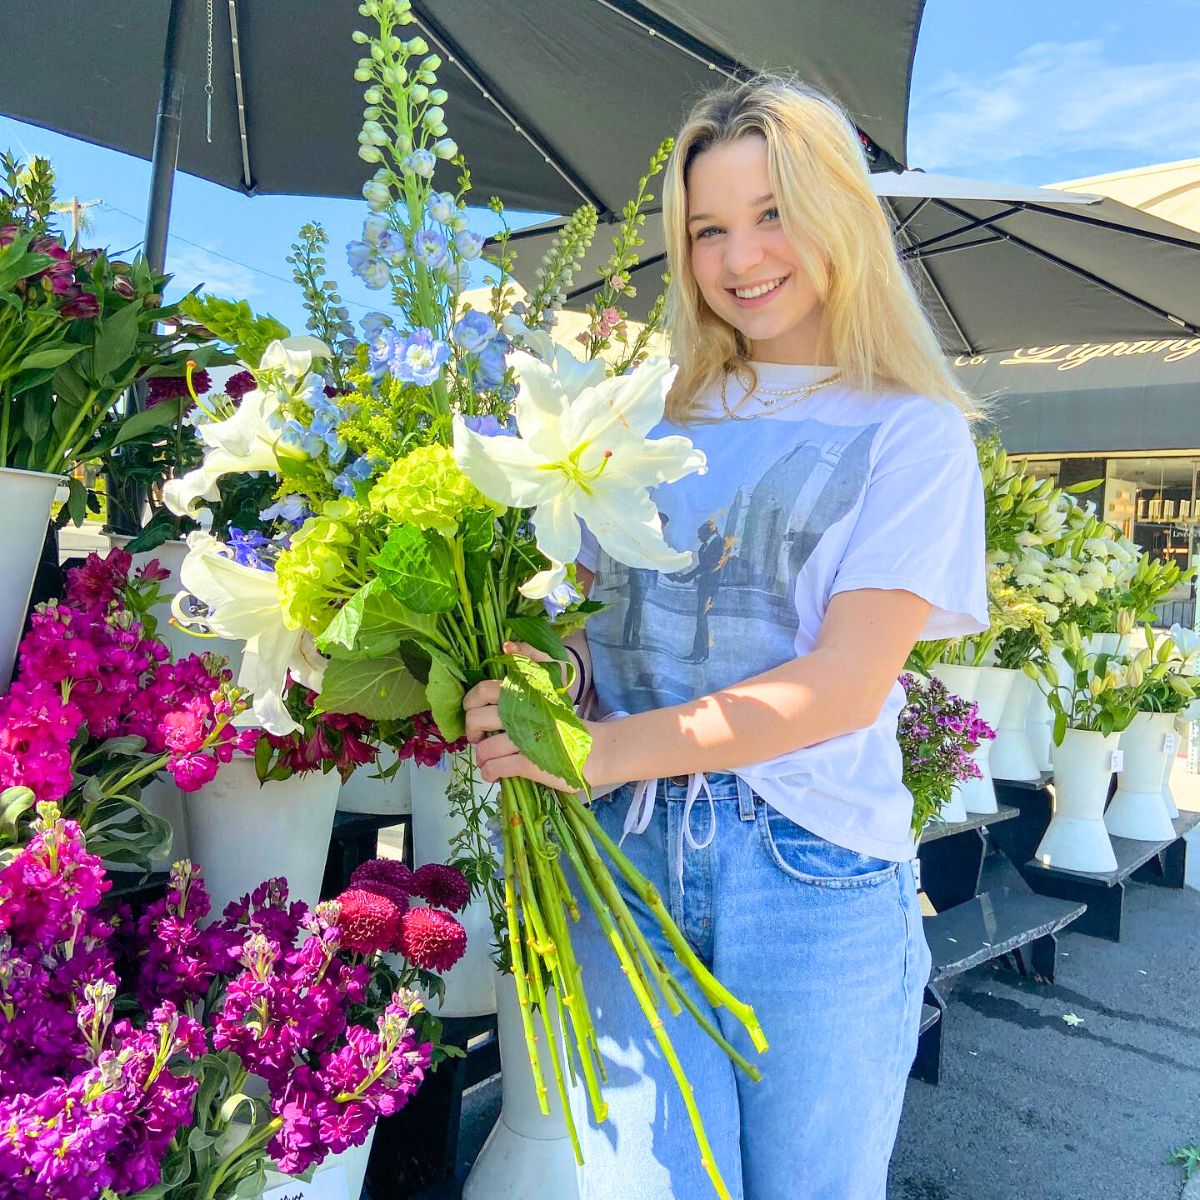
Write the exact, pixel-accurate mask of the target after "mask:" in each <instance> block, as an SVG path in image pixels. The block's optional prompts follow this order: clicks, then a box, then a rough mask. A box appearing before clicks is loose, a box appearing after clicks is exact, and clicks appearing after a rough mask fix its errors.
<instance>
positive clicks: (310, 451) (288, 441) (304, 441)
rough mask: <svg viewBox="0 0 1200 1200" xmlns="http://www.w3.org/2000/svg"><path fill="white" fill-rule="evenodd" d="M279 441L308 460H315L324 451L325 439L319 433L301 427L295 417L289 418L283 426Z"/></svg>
mask: <svg viewBox="0 0 1200 1200" xmlns="http://www.w3.org/2000/svg"><path fill="white" fill-rule="evenodd" d="M279 440H280V441H281V442H283V444H284V445H285V446H290V447H291V448H292V449H293V450H298V451H300V453H301V454H305V455H307V456H308V457H309V458H316V457H317V456H318V455H320V453H321V451H322V450H324V449H325V439H324V438H322V437H321V435H320V434H319V433H314V432H313V431H312V430H311V429H309V428H307V427H306V426H304V425H301V424H300V422H299V421H297V420H296V418H295V417H289V418H288V419H287V420H286V421H285V422H284V425H283V431H282V433H280V435H279Z"/></svg>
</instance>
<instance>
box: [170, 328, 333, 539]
mask: <svg viewBox="0 0 1200 1200" xmlns="http://www.w3.org/2000/svg"><path fill="white" fill-rule="evenodd" d="M328 357H329V347H328V346H326V345H325V343H324V342H322V341H320V340H319V339H318V338H314V337H292V338H285V339H284V340H283V341H277V342H272V343H271V344H270V345H269V346H268V347H267V348H266V349H265V350H264V351H263V354H262V358H261V359H260V360H259V365H258V367H257V369H256V370H255V372H254V374H255V377H256V379H257V380H258V387H256V388H255V389H254V390H253V391H251V392H247V393H246V395H245V396H243V397H242V399H241V402H240V403H239V404H238V406H237V409H236V411H235V412H234V413H233V415H232V416H231V417H227V418H226V419H225V420H223V421H205V422H204V423H203V424H201V425H199V426H198V427H197V428H198V432H199V434H200V438H201V440H202V441H203V442H204V444H205V446H207V447H208V449H207V450H206V451H205V454H204V461H203V462H202V463H201V464H200V466H198V467H197V468H196V469H195V470H194V471H189V472H188V474H186V475H184V476H182V477H181V478H179V479H171V480H168V481H167V483H166V485H165V487H164V488H163V500H164V501H165V503H166V506H167V508H169V509H170V510H171V512H173V513H175V514H176V515H177V516H193V517H194V516H196V515H197V510H198V509H199V507H200V502H201V501H202V500H210V501H216V500H219V499H220V498H221V494H220V491H219V490H218V487H217V482H218V480H219V479H220V478H221V477H222V476H223V475H231V474H234V473H238V472H245V471H273V472H278V470H279V453H278V451H279V431H278V429H277V428H276V427H275V425H274V423H273V422H272V418H273V417H274V416H275V414H276V413H277V412H278V411H279V409H280V407H281V406H282V405H283V404H284V403H286V402H287V401H288V400H289V399H291V398H292V397H293V396H296V395H298V394H299V393H301V392H303V391H304V390H305V389H306V388H309V387H311V386H313V381H314V380H315V379H317V378H319V377H316V376H311V370H312V364H313V360H314V359H319V358H328ZM310 376H311V377H310ZM321 382H322V383H323V381H321Z"/></svg>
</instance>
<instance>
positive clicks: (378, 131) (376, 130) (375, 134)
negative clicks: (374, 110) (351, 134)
mask: <svg viewBox="0 0 1200 1200" xmlns="http://www.w3.org/2000/svg"><path fill="white" fill-rule="evenodd" d="M363 133H364V134H366V138H367V141H368V142H370V143H371V145H373V146H386V145H387V144H388V140H389V139H388V135H387V130H386V129H384V127H383V126H382V125H380V124H379V122H378V121H367V122H366V124H365V125H363Z"/></svg>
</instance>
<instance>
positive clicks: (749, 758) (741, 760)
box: [585, 647, 879, 787]
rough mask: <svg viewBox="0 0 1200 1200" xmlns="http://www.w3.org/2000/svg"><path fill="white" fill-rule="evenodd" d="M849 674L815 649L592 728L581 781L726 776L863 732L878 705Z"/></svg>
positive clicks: (838, 659) (837, 659) (599, 783)
mask: <svg viewBox="0 0 1200 1200" xmlns="http://www.w3.org/2000/svg"><path fill="white" fill-rule="evenodd" d="M856 675H857V673H856V672H855V671H853V670H847V663H846V660H845V658H844V657H843V656H841V655H836V654H834V653H832V652H830V651H829V650H824V651H823V650H822V649H821V648H820V647H818V648H817V649H816V650H814V651H813V652H812V653H811V654H809V655H806V656H805V657H804V658H797V659H793V660H792V661H791V662H788V663H784V664H783V665H782V666H780V667H776V668H774V669H773V670H770V671H765V672H763V674H761V675H756V676H754V677H753V678H751V679H747V680H744V681H743V682H741V683H737V684H734V685H732V686H731V687H727V688H723V689H721V691H719V692H713V693H712V694H711V695H707V696H700V697H699V698H697V699H696V700H691V701H689V702H687V703H686V704H676V705H674V706H672V707H670V708H658V709H653V710H651V711H650V712H644V713H638V714H636V715H634V716H631V717H625V718H622V719H621V720H616V721H603V722H598V723H593V724H591V725H590V726H589V728H590V731H591V733H592V737H593V745H592V752H591V755H590V756H589V758H588V763H587V767H586V769H585V773H586V775H587V778H588V782H589V783H590V784H591V785H592V786H593V787H607V786H610V785H612V784H619V783H627V782H629V781H630V780H635V779H655V778H662V777H664V776H671V775H691V774H695V773H697V772H706V773H707V772H713V771H729V770H733V769H734V768H736V767H740V766H745V765H746V764H747V763H756V762H765V761H767V760H769V759H772V758H777V757H778V756H779V755H781V754H787V753H789V752H791V751H793V750H799V749H801V748H802V747H804V746H812V745H815V744H816V743H817V742H824V741H828V740H829V739H830V738H834V737H839V736H841V735H842V734H845V733H850V732H851V731H852V730H855V729H862V728H865V727H866V726H867V725H869V724H870V723H871V722H872V721H873V720H874V719H875V718H876V717H877V716H878V713H879V705H878V702H874V703H873V702H872V700H871V699H870V697H869V696H868V695H867V693H868V692H869V691H871V690H872V689H871V688H869V687H864V686H863V680H861V679H858V678H856ZM872 709H873V710H874V711H872Z"/></svg>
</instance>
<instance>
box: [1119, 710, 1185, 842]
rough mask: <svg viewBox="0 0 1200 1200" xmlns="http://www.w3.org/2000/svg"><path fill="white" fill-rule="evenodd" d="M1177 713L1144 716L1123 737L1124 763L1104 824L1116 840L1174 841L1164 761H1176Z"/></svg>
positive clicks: (1140, 716) (1139, 717)
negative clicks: (1165, 793)
mask: <svg viewBox="0 0 1200 1200" xmlns="http://www.w3.org/2000/svg"><path fill="white" fill-rule="evenodd" d="M1174 750H1175V715H1174V713H1154V712H1142V713H1138V715H1137V716H1136V717H1134V718H1133V720H1132V722H1130V725H1129V728H1128V729H1126V730H1125V732H1124V733H1122V734H1121V753H1122V755H1123V758H1124V761H1123V763H1122V766H1121V771H1120V773H1119V774H1118V775H1117V790H1116V792H1115V793H1114V795H1113V798H1112V801H1111V803H1110V804H1109V806H1108V810H1107V811H1106V812H1105V814H1104V824H1105V826H1107V828H1108V832H1109V833H1110V834H1112V836H1113V837H1123V838H1134V839H1135V840H1137V841H1144V842H1162V841H1171V840H1173V839H1174V837H1175V826H1174V825H1172V824H1171V818H1170V817H1169V816H1168V815H1167V806H1166V805H1165V804H1164V803H1163V795H1162V778H1163V760H1164V759H1168V758H1173V757H1174Z"/></svg>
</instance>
